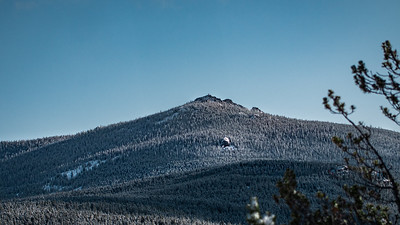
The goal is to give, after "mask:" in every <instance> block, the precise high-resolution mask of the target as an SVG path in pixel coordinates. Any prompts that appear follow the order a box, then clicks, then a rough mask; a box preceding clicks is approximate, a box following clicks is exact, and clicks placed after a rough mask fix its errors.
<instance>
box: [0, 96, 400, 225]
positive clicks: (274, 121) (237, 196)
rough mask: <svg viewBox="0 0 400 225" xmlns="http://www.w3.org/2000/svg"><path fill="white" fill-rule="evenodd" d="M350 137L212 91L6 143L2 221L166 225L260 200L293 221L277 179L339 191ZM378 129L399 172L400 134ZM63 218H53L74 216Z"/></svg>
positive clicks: (232, 211) (0, 171) (219, 216)
mask: <svg viewBox="0 0 400 225" xmlns="http://www.w3.org/2000/svg"><path fill="white" fill-rule="evenodd" d="M350 131H352V127H350V126H347V125H341V124H334V123H327V122H317V121H303V120H297V119H290V118H285V117H281V116H275V115H270V114H268V113H264V112H262V111H261V110H259V109H257V108H252V109H247V108H245V107H243V106H241V105H238V104H236V103H234V102H232V101H231V100H221V99H218V98H216V97H213V96H210V95H208V96H204V97H201V98H198V99H196V100H195V101H192V102H189V103H186V104H184V105H182V106H179V107H176V108H172V109H170V110H167V111H165V112H161V113H157V114H154V115H151V116H147V117H144V118H139V119H136V120H132V121H128V122H122V123H118V124H113V125H109V126H105V127H97V128H95V129H93V130H90V131H86V132H82V133H79V134H76V135H72V136H61V137H53V138H44V139H38V140H32V141H18V142H1V143H0V161H1V163H0V180H1V183H0V199H3V203H2V206H1V207H2V208H3V209H4V210H3V211H2V213H1V218H3V219H4V218H8V219H7V221H8V220H10V221H11V220H12V219H15V220H19V219H21V220H24V219H26V218H31V217H29V213H28V212H27V214H24V215H26V218H25V217H24V216H23V215H19V216H15V215H13V213H12V212H14V211H18V210H21V207H22V208H24V205H26V209H32V207H33V208H35V207H36V208H37V209H43V210H38V211H42V212H44V211H46V210H47V211H46V212H50V211H51V210H54V209H55V208H60V207H61V208H63V210H64V211H65V213H66V214H68V215H73V213H71V212H70V211H71V210H72V211H74V210H75V211H74V212H76V213H78V212H80V213H81V214H80V215H81V216H82V215H86V214H85V213H83V211H85V212H87V211H89V212H90V211H96V212H97V214H96V215H98V216H99V218H98V219H99V220H95V219H93V218H92V219H93V221H101V218H103V217H102V215H103V214H102V213H105V214H107V213H109V215H114V216H115V217H113V216H110V217H108V219H110V221H113V219H112V218H120V219H121V218H122V217H121V216H122V215H124V218H126V221H128V222H129V221H134V220H136V219H138V218H140V220H141V219H142V218H147V217H146V216H149V215H153V216H154V215H157V216H161V217H162V218H168V219H167V220H168V221H170V222H166V223H167V224H173V223H172V222H171V221H172V220H174V218H175V219H177V221H181V220H182V221H183V220H184V219H185V218H192V219H193V218H198V219H200V220H201V221H203V222H204V221H210V223H212V222H218V221H224V222H230V223H239V222H244V213H245V211H244V205H245V203H246V201H248V198H249V197H250V196H252V195H257V196H259V197H260V199H265V201H266V202H263V203H262V205H265V206H266V207H268V210H270V211H272V210H276V211H279V212H276V211H275V212H274V213H275V214H282V215H285V213H286V212H285V210H284V209H278V208H276V207H277V206H276V205H274V203H273V201H272V198H271V196H272V194H274V191H276V190H275V182H276V181H277V179H279V178H280V177H281V176H282V175H283V172H284V171H285V169H286V168H287V167H291V168H294V169H295V170H296V174H299V175H300V181H302V183H301V184H300V187H301V188H303V189H304V190H305V191H306V193H313V192H315V191H316V190H318V189H323V190H325V191H327V192H329V193H332V194H335V193H336V192H335V190H336V189H338V188H337V187H338V185H340V183H341V182H342V180H341V179H338V178H337V177H335V176H332V174H329V172H328V171H330V169H331V168H335V167H336V166H338V165H341V164H342V163H343V162H342V155H341V153H340V151H339V150H338V149H336V147H335V146H334V145H333V144H332V143H331V138H332V136H334V135H338V136H345V135H346V134H347V133H348V132H350ZM372 132H373V138H374V139H373V141H374V142H375V144H376V146H378V147H379V148H380V149H381V150H382V151H383V156H384V157H385V158H386V160H387V161H388V162H389V164H390V165H391V166H393V167H394V168H395V170H396V171H399V159H400V153H399V152H398V151H397V149H399V147H400V134H399V133H396V132H392V131H387V130H382V129H373V130H372ZM224 138H225V142H226V140H229V143H228V144H226V143H225V142H224ZM397 174H398V173H397ZM38 196H39V197H38ZM32 202H34V203H35V202H36V204H34V203H32ZM67 205H68V208H66V207H67ZM37 209H35V210H37ZM32 210H33V209H32ZM82 210H83V211H82ZM265 210H267V209H265ZM28 211H29V210H28ZM64 211H63V212H64ZM58 212H59V211H58V210H55V211H54V213H53V214H52V218H58V217H60V219H65V218H63V217H64V216H62V215H64V214H57V213H58ZM7 213H8V214H7ZM50 214H51V213H50ZM78 214H79V213H78ZM88 215H90V213H88ZM44 218H46V217H45V216H44ZM34 219H37V218H36V217H35V218H34ZM103 219H104V218H103ZM116 220H117V219H116ZM39 221H40V220H39ZM43 221H45V220H43ZM121 221H122V220H121ZM128 222H127V223H128ZM182 224H184V222H182Z"/></svg>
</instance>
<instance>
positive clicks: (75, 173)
mask: <svg viewBox="0 0 400 225" xmlns="http://www.w3.org/2000/svg"><path fill="white" fill-rule="evenodd" d="M105 162H106V160H92V161H89V162H86V163H85V164H84V165H80V166H78V167H77V168H75V169H73V170H68V171H65V172H62V173H61V175H63V176H66V177H67V179H68V180H71V179H72V178H75V177H76V176H78V175H79V174H80V173H82V172H83V171H89V170H92V169H93V168H95V167H98V166H99V165H100V164H102V163H105Z"/></svg>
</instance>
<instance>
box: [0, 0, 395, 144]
mask: <svg viewBox="0 0 400 225" xmlns="http://www.w3.org/2000/svg"><path fill="white" fill-rule="evenodd" d="M399 12H400V1H398V0H384V1H377V0H373V1H371V0H329V1H328V0H302V1H295V0H291V1H289V0H263V1H262V0H259V1H255V0H254V1H252V0H246V1H244V0H243V1H233V0H232V1H230V0H202V1H200V0H185V1H183V0H182V1H179V0H176V1H174V0H171V1H168V0H164V1H161V0H158V1H157V0H120V1H105V0H104V1H103V0H0V106H1V108H0V140H2V141H4V140H22V139H33V138H39V137H45V136H53V135H63V134H74V133H77V132H81V131H85V130H89V129H93V128H95V127H96V126H100V125H108V124H112V123H116V122H120V121H128V120H132V119H136V118H139V117H143V116H146V115H150V114H153V113H157V112H160V111H164V110H167V109H169V108H172V107H175V106H178V105H182V104H184V103H186V102H189V101H192V100H194V99H195V98H197V97H200V96H203V95H206V94H212V95H215V96H217V97H219V98H222V99H225V98H229V99H232V100H233V101H234V102H236V103H239V104H242V105H244V106H246V107H248V108H251V107H253V106H257V107H259V108H260V109H261V110H263V111H264V112H267V113H271V114H274V115H283V116H287V117H292V118H299V119H306V120H321V121H332V122H340V123H344V122H345V121H344V120H343V119H342V118H341V117H340V116H337V115H332V114H330V113H329V112H328V111H326V110H324V108H323V105H322V98H323V97H324V96H325V95H326V93H327V90H328V89H333V90H335V91H336V93H337V94H339V95H341V96H342V97H343V99H344V100H345V101H346V102H348V103H349V104H350V103H352V104H355V105H356V106H357V109H358V110H357V112H356V114H355V116H354V119H355V120H362V121H365V122H366V123H367V124H370V125H373V126H376V127H382V128H387V129H395V130H399V129H397V128H396V127H395V126H394V125H392V123H391V122H390V121H388V120H387V119H385V118H384V117H383V116H382V115H381V114H380V111H379V105H381V104H384V103H385V102H384V99H382V98H379V97H374V96H371V95H364V94H362V93H361V91H359V90H358V88H357V87H356V86H355V85H354V82H353V78H352V75H351V70H350V66H351V65H353V64H356V63H357V62H358V60H360V59H362V60H364V61H365V62H366V64H367V67H368V68H369V69H370V70H373V71H381V72H383V70H382V69H381V68H380V64H381V62H382V51H381V47H380V45H381V43H382V42H383V41H385V40H390V41H391V42H392V45H393V46H394V47H395V48H396V49H400V29H399V28H400V27H399V21H400V13H399Z"/></svg>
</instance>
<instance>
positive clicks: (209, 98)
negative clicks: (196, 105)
mask: <svg viewBox="0 0 400 225" xmlns="http://www.w3.org/2000/svg"><path fill="white" fill-rule="evenodd" d="M194 101H195V102H218V103H222V102H225V103H228V104H231V105H235V106H240V107H242V108H243V106H242V105H239V104H236V103H234V102H233V101H232V100H231V99H225V100H221V99H220V98H217V97H215V96H213V95H210V94H208V95H205V96H203V97H199V98H196V99H195V100H194Z"/></svg>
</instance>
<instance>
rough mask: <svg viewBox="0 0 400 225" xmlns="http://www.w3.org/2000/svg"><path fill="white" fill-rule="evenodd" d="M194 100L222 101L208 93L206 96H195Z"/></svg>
mask: <svg viewBox="0 0 400 225" xmlns="http://www.w3.org/2000/svg"><path fill="white" fill-rule="evenodd" d="M194 101H195V102H208V101H211V102H222V100H221V99H219V98H217V97H215V96H212V95H210V94H208V95H206V96H203V97H199V98H196V99H195V100H194Z"/></svg>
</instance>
